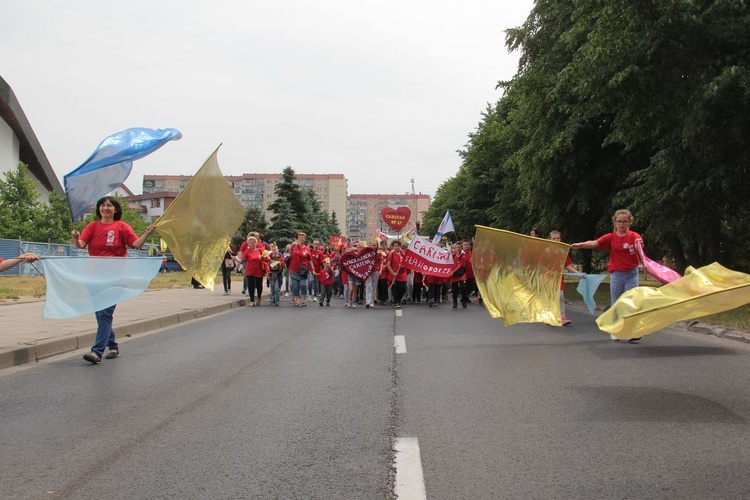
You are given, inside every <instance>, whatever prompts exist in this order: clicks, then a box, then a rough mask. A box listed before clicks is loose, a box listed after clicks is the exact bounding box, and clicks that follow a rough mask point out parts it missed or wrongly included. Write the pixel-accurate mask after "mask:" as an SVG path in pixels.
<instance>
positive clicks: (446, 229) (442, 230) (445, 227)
mask: <svg viewBox="0 0 750 500" xmlns="http://www.w3.org/2000/svg"><path fill="white" fill-rule="evenodd" d="M454 231H455V229H454V228H453V219H451V213H450V211H447V210H446V211H445V217H443V220H442V222H440V227H438V230H437V233H435V237H434V238H433V239H432V242H433V243H434V244H436V245H437V244H438V243H440V238H442V237H443V235H444V234H446V233H452V232H454Z"/></svg>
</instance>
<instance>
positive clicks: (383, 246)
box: [376, 241, 388, 306]
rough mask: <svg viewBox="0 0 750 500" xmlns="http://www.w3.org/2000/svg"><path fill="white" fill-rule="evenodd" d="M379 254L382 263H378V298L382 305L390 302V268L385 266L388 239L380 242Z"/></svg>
mask: <svg viewBox="0 0 750 500" xmlns="http://www.w3.org/2000/svg"><path fill="white" fill-rule="evenodd" d="M378 256H379V258H380V263H379V264H378V265H377V267H376V269H377V270H378V298H377V300H378V301H380V305H383V306H384V305H385V304H386V303H387V302H388V269H387V268H386V266H385V261H386V259H387V258H388V243H387V242H386V241H380V242H379V243H378Z"/></svg>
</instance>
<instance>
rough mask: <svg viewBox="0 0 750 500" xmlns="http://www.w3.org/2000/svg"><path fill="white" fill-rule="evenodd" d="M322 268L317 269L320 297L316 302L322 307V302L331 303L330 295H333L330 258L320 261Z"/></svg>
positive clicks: (327, 304) (328, 304)
mask: <svg viewBox="0 0 750 500" xmlns="http://www.w3.org/2000/svg"><path fill="white" fill-rule="evenodd" d="M321 266H322V269H321V270H320V271H318V275H317V277H318V281H319V282H320V298H319V299H318V304H319V305H320V307H323V302H325V305H326V306H330V305H331V296H332V295H333V270H332V269H331V260H330V259H328V258H325V259H323V262H322V263H321Z"/></svg>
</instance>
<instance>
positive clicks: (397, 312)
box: [396, 309, 404, 316]
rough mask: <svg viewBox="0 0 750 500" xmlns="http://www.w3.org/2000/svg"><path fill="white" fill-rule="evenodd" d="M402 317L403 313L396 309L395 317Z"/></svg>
mask: <svg viewBox="0 0 750 500" xmlns="http://www.w3.org/2000/svg"><path fill="white" fill-rule="evenodd" d="M403 315H404V311H402V310H401V309H396V316H403Z"/></svg>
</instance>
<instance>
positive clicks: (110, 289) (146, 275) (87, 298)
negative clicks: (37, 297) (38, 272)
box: [42, 257, 162, 319]
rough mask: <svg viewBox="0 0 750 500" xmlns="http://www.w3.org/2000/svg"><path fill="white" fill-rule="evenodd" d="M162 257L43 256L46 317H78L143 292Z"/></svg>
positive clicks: (43, 313) (154, 274) (156, 270)
mask: <svg viewBox="0 0 750 500" xmlns="http://www.w3.org/2000/svg"><path fill="white" fill-rule="evenodd" d="M161 261H162V259H161V257H43V258H42V263H43V264H44V276H45V277H46V278H47V279H46V281H47V298H46V302H45V303H44V311H43V312H42V317H43V318H44V319H48V318H55V319H62V318H76V317H78V316H83V315H85V314H90V313H92V312H96V311H100V310H102V309H105V308H107V307H109V306H113V305H115V304H118V303H120V302H123V301H125V300H128V299H131V298H133V297H135V296H136V295H139V294H141V293H143V292H144V291H145V290H146V288H148V285H149V283H151V280H152V279H154V277H155V276H156V274H157V273H158V272H159V268H160V267H161Z"/></svg>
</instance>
